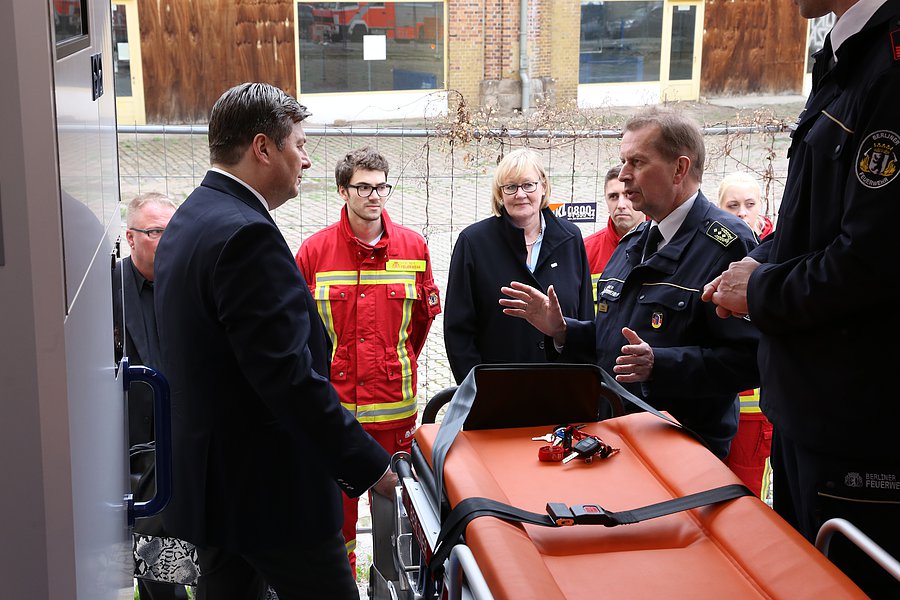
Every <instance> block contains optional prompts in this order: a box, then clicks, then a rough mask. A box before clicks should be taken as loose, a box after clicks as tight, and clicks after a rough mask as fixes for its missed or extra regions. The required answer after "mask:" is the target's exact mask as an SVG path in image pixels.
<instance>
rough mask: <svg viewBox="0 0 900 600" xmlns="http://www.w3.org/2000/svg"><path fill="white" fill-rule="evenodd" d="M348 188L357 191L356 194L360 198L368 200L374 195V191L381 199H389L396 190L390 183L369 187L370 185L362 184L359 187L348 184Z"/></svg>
mask: <svg viewBox="0 0 900 600" xmlns="http://www.w3.org/2000/svg"><path fill="white" fill-rule="evenodd" d="M347 187H348V188H353V189H354V190H356V193H357V194H359V197H360V198H368V197H369V196H371V195H372V191H373V190H374V191H375V193H376V194H378V196H379V197H381V198H387V197H388V196H390V195H391V190H392V189H394V186H392V185H391V184H389V183H380V184H378V185H375V186H372V185H369V184H368V183H360V184H359V185H354V184H352V183H351V184H348V185H347Z"/></svg>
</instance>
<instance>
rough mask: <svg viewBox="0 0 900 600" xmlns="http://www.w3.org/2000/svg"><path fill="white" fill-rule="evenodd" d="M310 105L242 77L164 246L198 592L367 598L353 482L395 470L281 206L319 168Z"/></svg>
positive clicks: (173, 515)
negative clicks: (311, 147)
mask: <svg viewBox="0 0 900 600" xmlns="http://www.w3.org/2000/svg"><path fill="white" fill-rule="evenodd" d="M308 115H309V113H308V111H307V110H306V108H305V107H304V106H301V105H300V104H298V103H297V101H296V100H295V99H294V98H292V97H290V96H288V95H287V94H285V93H284V92H283V91H281V90H280V89H278V88H275V87H273V86H270V85H267V84H260V83H245V84H242V85H239V86H236V87H234V88H232V89H230V90H228V91H227V92H225V93H224V94H223V95H222V97H221V98H219V100H218V101H217V102H216V104H215V106H214V107H213V109H212V113H211V115H210V121H209V147H210V162H211V163H212V168H211V169H210V171H209V172H208V173H207V174H206V177H205V178H204V179H203V182H202V183H201V184H200V187H198V188H197V189H196V190H195V191H194V192H193V193H192V194H191V195H190V196H189V197H188V198H187V200H185V202H184V203H183V204H182V205H181V206H180V207H179V209H178V212H177V213H176V214H175V216H174V217H173V218H172V220H171V222H170V223H169V226H168V227H167V229H166V233H165V235H164V236H163V239H162V240H161V242H160V244H159V248H158V250H157V254H156V314H157V324H158V328H159V336H160V343H161V346H162V348H163V349H164V352H163V365H164V372H165V373H166V375H167V377H168V379H169V382H170V385H171V388H172V428H173V435H172V437H173V446H174V448H173V451H174V460H173V466H174V482H173V488H174V489H173V497H172V501H171V503H170V505H169V506H168V507H167V508H166V510H165V512H164V515H163V517H164V522H165V524H166V527H167V529H168V531H169V533H171V534H172V535H175V536H178V537H180V538H183V539H185V540H188V541H190V542H193V543H194V544H196V545H197V547H198V556H199V562H200V569H201V577H200V580H199V583H198V590H197V597H198V598H199V599H200V600H203V599H206V598H215V599H216V600H218V599H222V598H224V599H229V598H235V599H238V598H240V599H241V600H244V599H246V598H258V597H261V595H262V593H263V592H264V589H265V583H266V582H267V583H268V584H269V585H271V586H272V587H273V588H274V589H275V591H276V592H277V594H278V596H279V598H281V600H291V599H293V598H356V597H357V596H358V592H357V589H356V585H355V583H354V579H353V575H352V574H351V572H350V566H349V563H348V562H347V557H346V552H345V549H344V541H343V538H342V536H341V525H342V517H341V514H342V511H341V495H340V491H341V489H343V490H344V491H345V492H346V493H347V494H348V495H349V496H352V497H356V496H359V495H361V494H362V493H364V492H365V491H366V490H367V489H369V488H370V487H372V486H373V485H374V486H375V491H378V492H380V493H385V494H386V493H388V492H389V491H392V488H393V485H394V483H395V482H396V476H395V475H393V474H392V473H391V472H390V470H389V467H388V462H389V457H388V454H387V453H386V452H385V451H384V450H383V449H382V448H381V447H380V446H379V445H378V444H377V443H376V442H375V441H374V440H373V439H372V438H371V437H370V436H369V435H368V434H366V433H365V432H364V431H363V429H362V427H361V426H360V425H359V423H358V421H357V420H356V419H355V418H354V417H353V415H351V414H350V413H349V412H348V411H347V410H345V409H344V408H342V407H341V405H340V402H339V400H338V397H337V395H336V393H335V391H334V388H333V387H332V386H331V384H330V383H329V380H328V374H329V361H330V357H331V344H330V342H329V340H328V336H327V334H326V332H325V328H324V326H323V325H322V322H321V320H320V319H319V316H318V313H317V312H316V305H315V302H314V301H313V298H312V296H311V295H310V292H309V287H308V286H307V284H306V282H305V281H304V280H303V277H302V276H301V274H300V271H299V270H298V269H297V266H296V264H295V263H294V258H293V255H292V254H291V251H290V249H289V248H288V246H287V244H286V243H285V240H284V237H283V236H282V234H281V232H280V231H279V230H278V227H277V226H276V225H275V222H274V220H273V219H272V217H271V216H270V215H269V211H270V210H273V209H275V208H278V207H279V206H281V205H282V204H284V203H285V202H286V201H287V200H289V199H290V198H293V197H295V196H296V195H297V194H298V193H299V186H300V179H301V177H302V175H303V171H304V169H307V168H309V167H310V160H309V156H308V154H307V152H306V149H305V148H304V144H305V143H306V134H305V133H304V131H303V127H302V125H301V121H302V120H303V119H305V118H306V117H307V116H308Z"/></svg>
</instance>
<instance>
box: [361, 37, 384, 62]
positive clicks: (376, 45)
mask: <svg viewBox="0 0 900 600" xmlns="http://www.w3.org/2000/svg"><path fill="white" fill-rule="evenodd" d="M385 59H387V36H384V35H364V36H363V60H385Z"/></svg>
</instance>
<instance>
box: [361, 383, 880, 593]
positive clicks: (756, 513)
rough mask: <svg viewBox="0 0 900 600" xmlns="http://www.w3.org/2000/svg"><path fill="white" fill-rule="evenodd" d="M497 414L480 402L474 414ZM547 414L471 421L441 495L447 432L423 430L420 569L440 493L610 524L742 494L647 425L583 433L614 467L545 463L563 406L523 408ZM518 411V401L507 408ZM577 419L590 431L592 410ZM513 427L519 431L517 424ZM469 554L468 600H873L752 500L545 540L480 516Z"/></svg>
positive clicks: (710, 460)
mask: <svg viewBox="0 0 900 600" xmlns="http://www.w3.org/2000/svg"><path fill="white" fill-rule="evenodd" d="M536 368H540V367H536ZM560 373H562V377H568V376H569V373H567V372H566V371H565V370H563V371H562V372H560V371H553V370H552V369H551V370H548V371H547V373H546V378H547V381H545V383H546V384H547V385H546V386H545V387H546V388H547V389H548V390H550V391H549V392H547V393H553V392H552V391H553V390H556V391H559V390H565V385H558V384H554V383H553V379H554V377H559V376H560ZM510 377H514V378H516V379H517V380H519V382H520V384H521V382H522V372H521V371H519V372H518V373H516V371H515V369H513V370H512V371H510ZM543 377H544V376H543V375H542V379H543ZM524 385H528V386H529V392H530V394H529V395H533V394H536V395H537V396H540V395H541V392H540V390H535V389H533V388H534V386H533V385H532V384H529V383H528V382H527V381H526V382H525V383H524ZM511 387H515V385H513V386H511ZM520 391H521V390H520ZM532 400H534V398H532ZM490 401H491V400H490V399H488V398H483V397H482V398H480V399H479V400H478V402H490ZM501 403H502V402H501ZM551 403H552V408H551V409H550V410H549V413H550V414H551V415H552V417H551V418H550V419H549V420H548V421H547V422H543V423H542V422H541V421H540V420H538V421H535V423H537V424H533V425H531V426H524V427H512V428H492V429H479V428H470V427H469V425H468V421H467V425H466V427H465V428H464V429H463V430H462V431H460V432H459V433H458V434H457V435H456V437H455V440H454V441H453V442H452V445H451V446H450V449H449V451H448V452H447V453H446V459H445V462H444V465H443V469H442V470H443V482H442V484H437V485H435V483H434V482H433V481H431V478H432V477H433V474H432V473H431V472H428V471H433V468H434V459H433V457H432V453H433V449H434V446H435V441H436V438H437V437H438V431H439V426H438V425H435V424H425V425H423V426H422V427H421V428H419V430H418V432H417V433H416V436H415V443H414V446H415V448H416V453H415V454H416V456H418V460H416V461H413V462H414V464H415V467H416V473H417V475H418V479H419V481H414V480H412V478H410V477H403V474H407V475H409V471H408V470H406V469H405V468H404V469H403V470H402V473H401V477H402V478H403V479H404V481H403V486H402V487H403V489H404V491H403V496H404V497H403V500H404V508H403V509H401V513H403V517H404V518H405V517H408V518H409V520H410V521H411V522H412V527H411V529H412V532H413V533H412V534H410V533H403V532H401V531H398V532H396V537H397V539H398V540H399V539H402V538H404V536H406V539H408V540H409V539H411V538H412V537H414V536H415V537H416V541H417V544H418V546H419V550H420V551H421V558H422V559H423V562H428V561H430V560H431V559H432V553H433V551H434V548H433V547H429V546H433V545H434V544H435V533H436V529H438V528H439V527H440V523H435V521H436V520H437V521H441V518H440V516H439V515H441V514H443V516H444V517H446V516H447V514H446V513H447V507H446V506H445V507H444V508H443V510H442V509H441V504H440V503H438V502H437V501H435V496H434V495H435V494H437V493H440V494H441V495H443V493H441V492H439V491H437V490H440V489H443V491H444V492H445V494H446V500H447V501H448V503H449V507H455V506H458V505H459V503H460V502H462V501H463V500H465V499H468V498H473V497H482V498H489V499H492V500H496V501H499V502H501V503H504V504H507V505H511V506H513V507H517V508H519V509H524V510H526V511H531V512H533V513H543V514H546V513H547V504H548V503H563V504H565V505H566V506H575V505H582V504H597V505H600V506H602V507H603V509H605V510H606V511H614V512H620V511H627V510H631V509H636V508H639V507H644V506H646V505H651V504H655V503H658V502H664V501H667V500H672V499H676V498H682V497H684V496H688V495H690V494H695V493H697V492H704V491H706V490H710V489H713V488H719V487H721V486H729V485H731V484H739V483H740V482H739V480H738V479H737V478H736V477H735V475H734V474H732V473H731V471H730V470H729V469H728V468H727V467H726V466H725V465H724V464H722V462H721V461H719V460H718V459H716V458H715V457H714V456H713V455H712V454H711V453H710V452H709V451H708V450H707V449H706V448H705V447H704V446H703V445H702V444H701V443H699V442H698V441H697V440H696V439H694V438H692V437H691V436H689V435H688V434H686V433H685V431H684V430H682V429H680V428H678V427H677V426H675V425H673V424H672V423H670V422H667V421H664V420H662V419H661V418H659V417H658V416H655V415H653V414H650V413H646V412H642V413H635V414H628V415H624V416H618V417H614V418H609V419H606V420H602V421H599V422H589V423H586V424H585V427H584V428H583V429H582V431H583V432H584V433H586V434H591V435H596V436H598V437H599V438H600V439H602V440H603V442H605V443H606V444H609V445H610V446H613V447H615V448H618V452H617V453H615V454H613V455H612V456H610V457H609V458H605V459H600V458H597V457H595V458H594V460H592V461H591V462H590V463H588V462H585V461H584V460H581V459H580V458H579V459H575V460H573V461H571V462H568V463H565V464H563V463H559V462H541V461H539V460H538V449H539V447H540V446H541V445H542V442H539V441H534V440H533V439H532V438H534V437H538V436H542V435H544V434H547V433H548V432H550V431H552V430H553V429H554V428H555V427H556V426H558V425H559V424H561V422H560V421H559V419H558V417H559V416H560V414H559V411H560V410H561V408H560V405H564V404H565V403H566V400H565V398H562V399H560V398H559V396H557V397H556V400H550V399H545V400H542V399H541V398H540V397H538V398H537V402H534V401H530V402H528V405H529V406H530V407H532V408H526V410H528V411H532V412H533V407H534V406H535V405H537V406H540V405H542V404H543V405H544V406H551ZM476 404H477V402H476ZM522 404H523V403H522V402H521V401H520V400H516V399H513V404H512V406H520V405H522ZM582 404H583V403H582ZM540 410H541V409H538V410H537V412H538V413H539V412H540ZM563 410H564V409H563ZM574 412H576V413H578V416H579V417H584V412H583V410H581V409H576V410H575V411H574ZM601 412H602V411H601ZM529 419H540V414H532V415H531V416H530V417H528V418H525V421H524V422H527V421H528V420H529ZM510 420H511V421H513V422H515V423H516V424H522V423H523V418H522V417H521V414H520V413H516V416H514V417H511V418H510ZM517 421H518V422H517ZM445 422H446V419H445ZM569 422H572V421H569ZM395 464H396V460H395ZM438 471H440V469H438ZM413 496H415V497H413ZM423 496H424V497H426V498H427V497H429V496H430V498H429V500H428V502H427V504H428V506H427V507H423V505H422V497H423ZM429 511H430V514H425V513H429ZM409 529H410V528H409V527H407V531H409ZM455 542H456V540H451V541H446V540H445V541H442V542H441V543H442V544H447V543H449V544H451V545H452V544H454V543H455ZM464 544H465V554H464V555H462V554H460V553H459V552H454V561H448V564H449V562H453V563H454V564H455V563H456V562H458V560H457V558H458V556H457V555H459V556H465V557H469V556H470V555H471V557H472V558H474V562H475V563H476V564H477V571H479V573H476V574H474V576H473V569H472V566H471V560H470V561H469V562H468V567H467V569H466V572H467V575H466V578H469V579H471V580H472V582H473V585H472V586H470V587H469V589H468V590H467V591H466V593H467V594H469V595H471V596H472V597H493V598H495V599H498V600H501V599H508V600H520V599H523V598H536V599H541V600H550V599H562V598H566V599H579V598H585V599H587V598H591V599H594V598H613V599H618V598H647V599H650V598H653V599H656V598H691V599H697V598H715V599H733V600H736V599H744V598H783V599H790V600H796V599H803V598H814V599H816V600H820V599H822V598H829V599H840V598H864V597H865V596H864V594H863V593H862V592H861V591H860V590H859V589H858V588H857V587H856V586H855V585H854V584H853V583H852V582H851V581H850V580H849V579H847V578H846V577H845V576H844V575H843V574H842V573H841V572H840V571H839V570H838V569H837V568H836V567H835V566H834V565H832V564H831V563H830V562H829V561H828V559H827V558H826V557H825V556H824V555H822V554H821V553H820V552H818V551H817V550H816V549H815V548H814V547H813V546H812V545H810V544H809V543H808V542H807V541H806V540H805V539H803V538H802V537H801V536H800V535H799V534H797V533H796V532H795V531H794V530H793V529H792V528H791V527H790V526H789V525H788V524H787V523H786V522H784V521H783V520H782V519H781V518H780V517H778V516H777V515H776V514H775V513H774V512H773V511H772V510H771V509H770V508H769V507H768V506H766V505H765V504H764V503H763V502H761V501H760V500H759V499H758V498H755V497H752V496H743V497H738V498H735V499H730V500H727V501H724V502H719V503H716V504H711V505H707V506H702V507H699V508H694V509H690V510H684V511H680V512H675V513H674V514H669V515H667V516H661V517H658V518H652V519H649V520H645V521H641V522H638V523H634V524H628V525H620V526H617V527H604V526H602V525H575V526H571V527H565V526H564V527H544V526H538V525H531V524H522V523H513V522H507V521H504V520H500V519H497V518H494V517H491V516H483V517H478V518H475V519H473V520H472V521H471V522H469V523H468V525H467V526H466V528H465V535H464ZM413 545H415V544H413ZM469 552H470V554H469ZM398 554H399V555H401V556H402V555H405V556H406V557H407V560H415V558H416V556H415V555H416V553H415V552H411V551H410V548H409V546H407V548H406V551H405V552H404V551H400V552H399V553H398ZM442 566H443V565H442ZM404 570H406V571H413V572H414V569H413V568H412V567H410V566H408V565H406V566H401V568H400V571H404ZM435 570H436V571H437V572H440V571H441V570H442V569H440V568H438V569H435ZM451 571H452V572H451ZM482 577H483V581H482V580H481V578H482ZM401 579H403V578H401ZM461 579H463V576H462V575H460V573H459V572H458V571H457V570H456V569H448V570H447V571H445V572H444V573H443V576H442V578H440V579H439V580H438V581H437V582H434V581H431V580H428V576H427V574H426V571H425V569H424V567H420V568H419V570H418V575H417V576H413V577H411V578H407V579H406V580H405V581H404V583H401V584H400V585H398V586H395V585H394V584H391V587H392V588H394V587H396V588H397V589H396V590H394V589H392V590H391V594H390V595H389V596H387V597H398V598H399V597H404V594H403V591H402V590H401V589H400V588H403V587H406V585H407V584H410V585H412V586H417V587H418V589H417V590H407V591H408V596H407V597H429V596H432V595H434V594H438V595H440V593H441V588H442V587H444V588H447V589H446V590H445V591H447V590H449V591H450V592H451V597H452V594H459V593H461V592H460V591H459V590H457V591H455V592H454V591H453V589H452V588H455V587H460V588H466V586H465V585H463V584H460V580H461ZM376 587H377V585H376ZM473 590H474V591H473ZM377 595H378V594H375V596H377Z"/></svg>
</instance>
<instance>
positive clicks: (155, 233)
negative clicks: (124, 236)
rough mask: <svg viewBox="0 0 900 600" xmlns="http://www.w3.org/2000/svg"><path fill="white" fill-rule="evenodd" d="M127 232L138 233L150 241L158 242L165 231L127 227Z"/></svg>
mask: <svg viewBox="0 0 900 600" xmlns="http://www.w3.org/2000/svg"><path fill="white" fill-rule="evenodd" d="M128 230H129V231H140V232H141V233H143V234H144V235H146V236H147V237H148V238H150V239H151V240H158V239H159V238H160V236H161V235H162V234H163V231H165V229H159V228H156V229H140V228H139V227H129V228H128Z"/></svg>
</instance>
